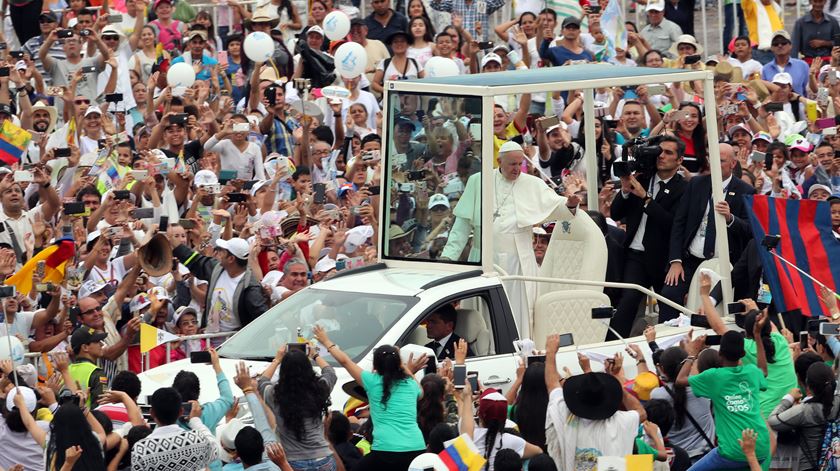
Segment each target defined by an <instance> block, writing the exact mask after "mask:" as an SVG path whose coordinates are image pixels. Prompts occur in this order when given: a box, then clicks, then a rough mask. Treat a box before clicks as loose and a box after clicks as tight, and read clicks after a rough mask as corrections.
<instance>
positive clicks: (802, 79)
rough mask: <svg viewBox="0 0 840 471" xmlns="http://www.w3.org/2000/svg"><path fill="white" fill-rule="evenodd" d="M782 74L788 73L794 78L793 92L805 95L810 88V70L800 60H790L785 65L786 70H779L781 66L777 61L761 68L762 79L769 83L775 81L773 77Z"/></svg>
mask: <svg viewBox="0 0 840 471" xmlns="http://www.w3.org/2000/svg"><path fill="white" fill-rule="evenodd" d="M780 72H787V73H789V74H790V76H791V78H793V91H794V92H796V93H798V94H800V95H805V89H806V88H807V87H808V74H809V73H810V69H809V68H808V64H807V63H806V62H805V61H803V60H800V59H794V58H792V57H791V58H790V59H789V60H788V63H787V64H785V68H784V70H779V65H778V64H776V61H775V60H773V61H770V62H768V63H767V64H765V65H764V67H762V68H761V79H762V80H766V81H768V82H772V81H773V77H775V76H776V74H778V73H780Z"/></svg>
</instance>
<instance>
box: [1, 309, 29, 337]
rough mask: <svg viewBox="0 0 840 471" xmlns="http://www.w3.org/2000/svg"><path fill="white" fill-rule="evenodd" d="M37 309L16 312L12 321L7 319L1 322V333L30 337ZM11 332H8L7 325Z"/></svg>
mask: <svg viewBox="0 0 840 471" xmlns="http://www.w3.org/2000/svg"><path fill="white" fill-rule="evenodd" d="M36 313H37V311H24V312H16V313H15V319H14V321H12V322H9V320H8V319H6V321H5V322H3V323H2V324H0V335H3V336H5V335H9V334H11V335H20V336H21V337H23V338H24V339H26V338H28V337H29V332H30V331H31V330H32V321H34V320H35V314H36ZM9 324H11V326H10V328H9V333H6V332H7V331H6V327H7V326H9Z"/></svg>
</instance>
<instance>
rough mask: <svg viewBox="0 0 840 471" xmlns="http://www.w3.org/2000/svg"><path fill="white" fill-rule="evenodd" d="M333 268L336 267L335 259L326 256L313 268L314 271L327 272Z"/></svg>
mask: <svg viewBox="0 0 840 471" xmlns="http://www.w3.org/2000/svg"><path fill="white" fill-rule="evenodd" d="M333 269H335V260H333V259H331V258H330V257H324V258H322V259H321V260H318V263H316V264H315V268H313V269H312V272H313V273H326V272H328V271H330V270H333Z"/></svg>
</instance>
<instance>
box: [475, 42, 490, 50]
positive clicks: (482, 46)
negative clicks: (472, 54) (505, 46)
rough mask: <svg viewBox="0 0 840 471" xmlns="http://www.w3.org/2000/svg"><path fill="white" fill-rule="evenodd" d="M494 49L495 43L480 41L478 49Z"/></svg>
mask: <svg viewBox="0 0 840 471" xmlns="http://www.w3.org/2000/svg"><path fill="white" fill-rule="evenodd" d="M492 47H493V41H479V42H478V48H479V49H481V50H482V51H483V50H485V49H491V48H492Z"/></svg>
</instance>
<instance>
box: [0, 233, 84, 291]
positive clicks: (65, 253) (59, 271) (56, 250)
mask: <svg viewBox="0 0 840 471" xmlns="http://www.w3.org/2000/svg"><path fill="white" fill-rule="evenodd" d="M75 253H76V246H75V244H74V243H73V241H72V240H71V239H59V240H58V241H57V242H56V243H54V244H52V245H50V246H49V247H46V248H44V250H42V251H40V252H38V253H37V254H35V256H34V257H32V258H31V259H29V261H28V262H26V264H24V265H23V267H21V269H20V270H18V271H17V273H15V274H14V275H12V276H10V277H9V278H7V279H6V285H9V286H12V285H13V286H14V287H15V290H17V291H18V292H19V293H23V294H25V295H29V292H30V291H32V275H33V274H34V273H35V267H36V265H38V262H40V261H41V260H44V261H45V267H46V270H45V271H44V278H43V280H42V282H43V283H55V284H58V283H61V281H62V280H64V268H65V267H66V265H67V261H68V260H72V259H73V257H74V255H75Z"/></svg>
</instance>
